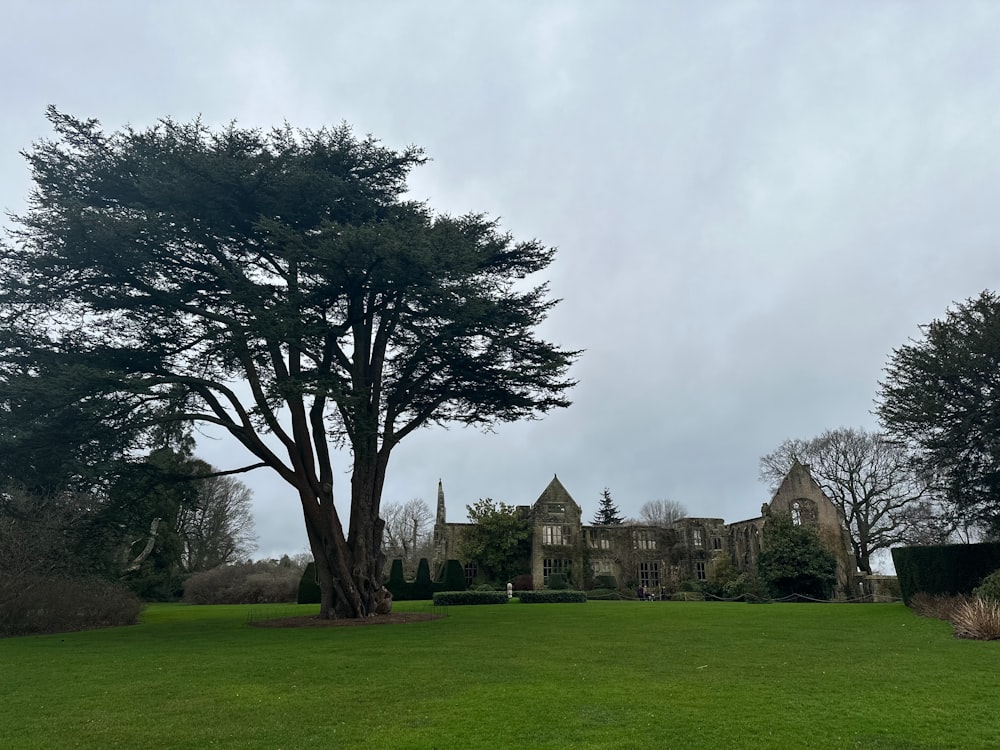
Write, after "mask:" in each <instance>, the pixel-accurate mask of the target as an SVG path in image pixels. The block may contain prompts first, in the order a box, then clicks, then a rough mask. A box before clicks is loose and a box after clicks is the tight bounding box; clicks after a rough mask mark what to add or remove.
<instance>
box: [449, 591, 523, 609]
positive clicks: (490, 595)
mask: <svg viewBox="0 0 1000 750" xmlns="http://www.w3.org/2000/svg"><path fill="white" fill-rule="evenodd" d="M433 601H434V606H436V607H439V606H450V605H459V604H506V603H507V592H506V591H438V592H437V593H436V594H434V599H433Z"/></svg>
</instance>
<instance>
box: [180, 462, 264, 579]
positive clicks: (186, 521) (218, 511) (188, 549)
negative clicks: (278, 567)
mask: <svg viewBox="0 0 1000 750" xmlns="http://www.w3.org/2000/svg"><path fill="white" fill-rule="evenodd" d="M252 498H253V494H252V493H251V492H250V489H249V488H248V487H247V486H246V485H245V484H243V483H242V482H240V481H239V480H237V479H235V478H233V477H230V476H210V477H207V478H205V479H203V480H201V481H200V483H199V487H198V499H197V503H196V504H195V505H194V506H193V507H190V508H183V509H182V510H181V512H180V514H179V515H178V519H177V527H178V528H177V533H178V536H179V537H180V540H181V544H182V546H183V549H182V552H181V565H182V567H183V568H184V570H185V572H188V573H194V572H196V571H199V570H210V569H211V568H215V567H217V566H219V565H224V564H227V563H233V562H236V561H237V560H240V559H242V558H245V557H246V556H247V555H249V554H250V553H251V552H253V551H254V549H256V547H257V544H256V542H257V537H256V535H255V533H254V523H253V515H252V513H251V500H252Z"/></svg>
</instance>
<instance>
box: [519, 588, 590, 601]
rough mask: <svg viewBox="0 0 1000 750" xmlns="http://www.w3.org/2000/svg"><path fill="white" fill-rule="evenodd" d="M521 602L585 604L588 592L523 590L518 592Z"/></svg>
mask: <svg viewBox="0 0 1000 750" xmlns="http://www.w3.org/2000/svg"><path fill="white" fill-rule="evenodd" d="M518 599H519V600H520V601H521V604H578V603H579V604H585V603H586V602H587V593H586V592H585V591H573V590H571V589H561V590H558V591H552V590H549V591H521V592H520V593H519V594H518Z"/></svg>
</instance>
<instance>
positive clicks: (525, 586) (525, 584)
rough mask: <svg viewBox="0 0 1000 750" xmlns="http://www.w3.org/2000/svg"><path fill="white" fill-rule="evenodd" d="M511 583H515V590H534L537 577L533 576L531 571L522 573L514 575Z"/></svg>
mask: <svg viewBox="0 0 1000 750" xmlns="http://www.w3.org/2000/svg"><path fill="white" fill-rule="evenodd" d="M511 583H513V584H514V591H532V590H534V588H535V579H533V578H532V577H531V573H522V574H521V575H519V576H514V580H513V581H511Z"/></svg>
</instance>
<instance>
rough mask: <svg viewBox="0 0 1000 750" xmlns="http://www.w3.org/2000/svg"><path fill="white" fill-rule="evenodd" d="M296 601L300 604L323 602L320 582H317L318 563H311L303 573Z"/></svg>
mask: <svg viewBox="0 0 1000 750" xmlns="http://www.w3.org/2000/svg"><path fill="white" fill-rule="evenodd" d="M295 601H296V602H297V603H298V604H319V603H320V602H321V601H322V593H321V592H320V590H319V582H318V581H317V580H316V563H314V562H311V563H309V564H308V565H306V569H305V570H303V571H302V577H301V578H300V579H299V590H298V596H297V597H296V599H295Z"/></svg>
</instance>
